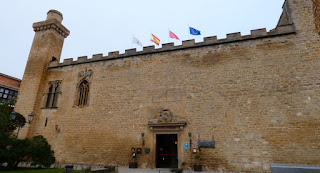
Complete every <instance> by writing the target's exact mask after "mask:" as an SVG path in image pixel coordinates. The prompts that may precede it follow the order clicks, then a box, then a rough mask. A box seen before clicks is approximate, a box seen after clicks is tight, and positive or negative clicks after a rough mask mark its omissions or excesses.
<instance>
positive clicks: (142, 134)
mask: <svg viewBox="0 0 320 173" xmlns="http://www.w3.org/2000/svg"><path fill="white" fill-rule="evenodd" d="M141 136H142V146H144V133H143V132H142V133H141Z"/></svg>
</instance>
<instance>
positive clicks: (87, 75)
mask: <svg viewBox="0 0 320 173" xmlns="http://www.w3.org/2000/svg"><path fill="white" fill-rule="evenodd" d="M92 74H93V72H92V69H84V70H82V71H79V73H78V79H77V81H78V83H77V84H76V90H75V97H74V102H73V107H74V108H84V107H88V106H89V105H90V95H91V92H92V86H91V84H92ZM84 83H85V85H83V84H84ZM83 87H84V88H83ZM83 89H86V91H84V90H83ZM83 94H84V95H83ZM80 99H81V100H80Z"/></svg>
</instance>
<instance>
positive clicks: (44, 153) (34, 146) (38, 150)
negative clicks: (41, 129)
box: [30, 135, 56, 167]
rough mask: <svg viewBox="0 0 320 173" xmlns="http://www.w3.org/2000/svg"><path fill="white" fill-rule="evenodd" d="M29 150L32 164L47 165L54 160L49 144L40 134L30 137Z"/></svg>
mask: <svg viewBox="0 0 320 173" xmlns="http://www.w3.org/2000/svg"><path fill="white" fill-rule="evenodd" d="M30 151H31V153H30V156H31V160H32V162H33V164H34V165H37V164H39V165H43V166H44V167H49V166H50V165H52V164H53V163H54V162H55V161H56V158H55V157H54V151H52V150H51V146H50V145H49V144H48V142H47V140H46V139H45V138H44V137H43V136H41V135H39V136H35V137H33V138H32V141H31V150H30Z"/></svg>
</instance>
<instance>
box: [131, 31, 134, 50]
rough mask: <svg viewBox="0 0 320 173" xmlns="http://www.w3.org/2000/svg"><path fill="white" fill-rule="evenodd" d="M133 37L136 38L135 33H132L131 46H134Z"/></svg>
mask: <svg viewBox="0 0 320 173" xmlns="http://www.w3.org/2000/svg"><path fill="white" fill-rule="evenodd" d="M133 38H134V35H133V34H132V40H131V48H133Z"/></svg>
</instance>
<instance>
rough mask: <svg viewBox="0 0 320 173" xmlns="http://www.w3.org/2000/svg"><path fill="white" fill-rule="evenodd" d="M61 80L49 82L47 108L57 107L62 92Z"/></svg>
mask: <svg viewBox="0 0 320 173" xmlns="http://www.w3.org/2000/svg"><path fill="white" fill-rule="evenodd" d="M60 83H61V82H60V81H54V82H49V90H48V93H47V101H46V108H56V107H57V104H58V97H59V94H60Z"/></svg>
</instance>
